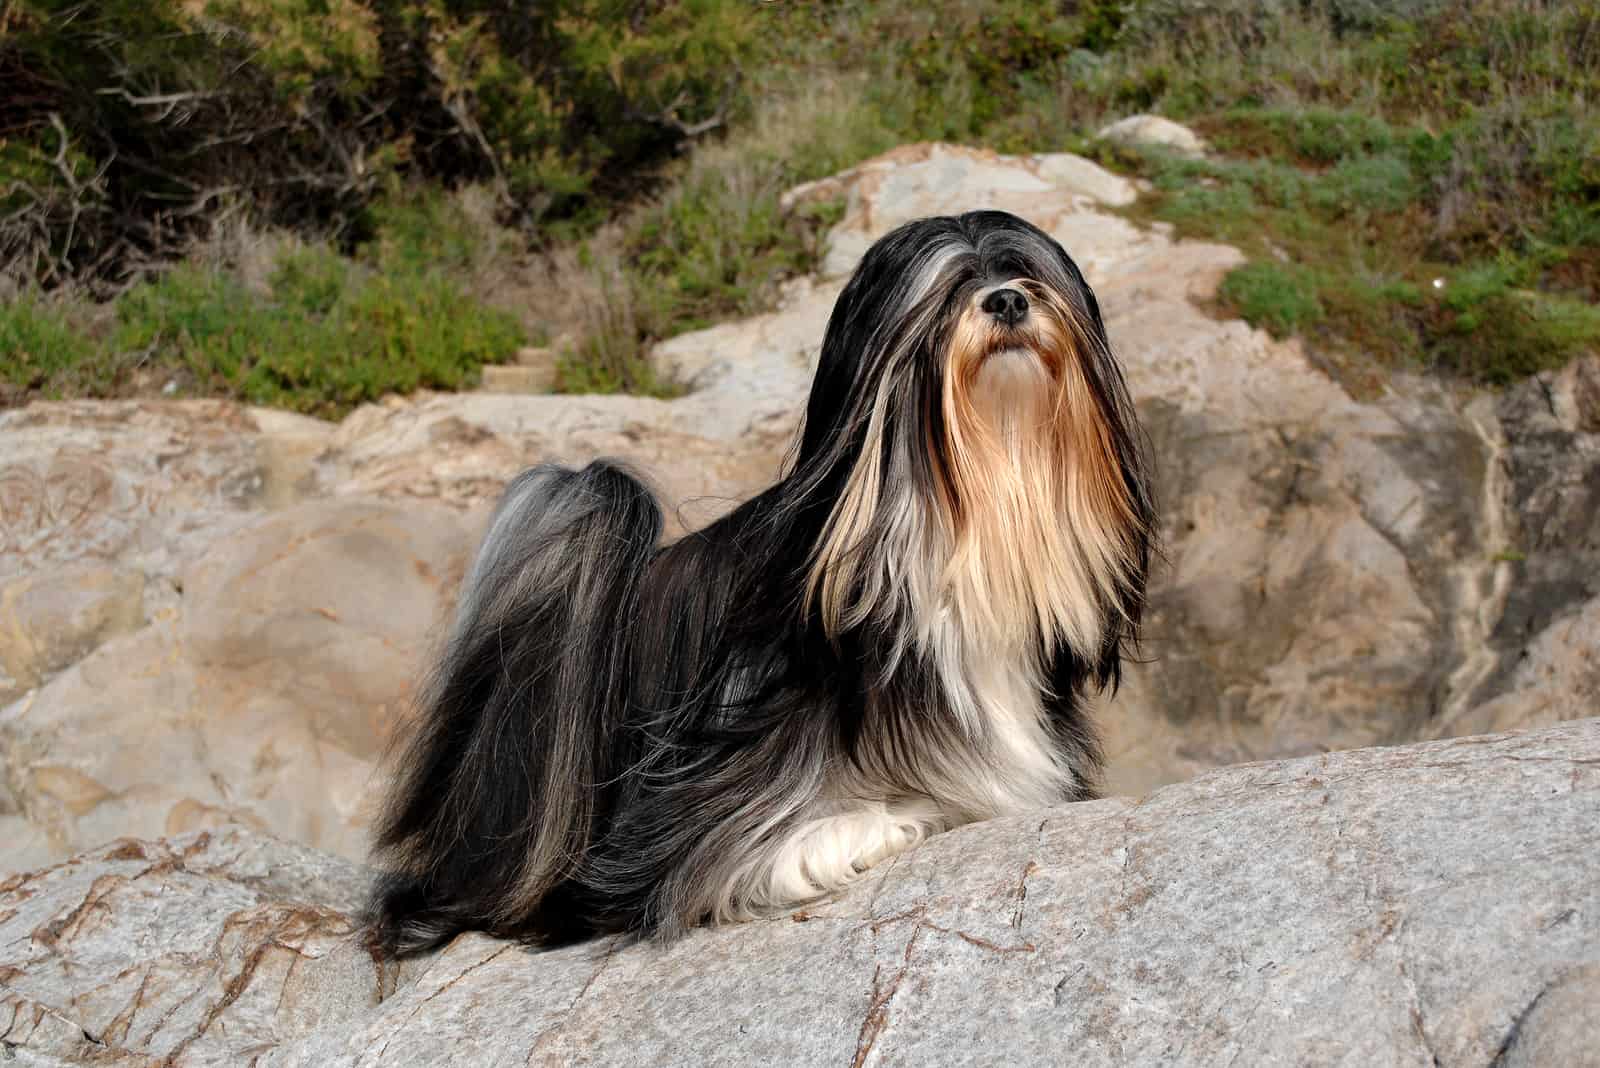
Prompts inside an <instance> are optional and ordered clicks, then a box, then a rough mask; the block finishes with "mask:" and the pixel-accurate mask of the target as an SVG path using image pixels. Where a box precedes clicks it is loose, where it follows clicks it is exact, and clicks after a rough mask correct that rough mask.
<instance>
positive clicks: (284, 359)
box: [0, 205, 523, 416]
mask: <svg viewBox="0 0 1600 1068" xmlns="http://www.w3.org/2000/svg"><path fill="white" fill-rule="evenodd" d="M429 214H434V215H437V214H438V211H437V208H436V207H434V206H431V205H425V206H422V207H420V208H419V209H417V210H414V211H412V212H405V213H397V215H398V216H399V222H398V224H397V225H396V226H395V227H394V228H393V229H392V230H385V231H383V239H382V240H380V241H376V242H374V243H373V244H372V245H371V246H368V247H366V248H363V249H362V250H361V251H362V253H363V255H362V256H361V257H359V258H357V259H351V258H349V257H345V256H341V255H339V254H338V253H337V252H335V251H333V250H332V249H329V248H328V247H326V246H320V245H313V246H303V247H296V246H292V245H291V246H289V247H287V248H285V249H283V250H281V252H280V253H279V255H278V256H277V257H276V258H275V261H274V262H273V264H272V269H271V273H270V275H269V277H268V278H267V280H266V285H265V286H264V287H261V288H254V287H251V286H248V285H246V284H245V283H244V282H243V281H242V280H241V279H240V277H239V276H238V274H237V273H236V272H230V271H225V270H216V269H212V268H207V267H203V266H199V265H193V264H182V265H179V266H177V267H176V268H174V269H173V270H171V271H169V272H167V273H165V274H162V275H160V276H159V277H156V278H153V279H151V280H149V281H146V282H141V283H139V284H137V285H134V286H132V287H130V288H129V289H127V290H126V291H125V292H123V293H122V294H121V295H120V296H119V297H118V298H117V299H116V300H115V302H114V303H113V305H112V308H113V310H114V322H113V323H112V324H111V325H110V327H109V329H107V328H104V327H102V328H101V329H99V330H97V331H88V330H85V329H82V328H81V327H78V326H76V325H75V324H74V323H72V322H71V321H70V320H69V318H68V317H67V316H66V315H64V314H63V311H62V309H59V308H50V307H47V306H45V305H43V304H42V303H40V302H39V301H38V300H37V299H34V298H28V299H24V300H21V301H17V302H14V303H12V304H10V305H8V306H5V307H4V308H3V311H0V350H3V351H5V352H6V353H7V354H8V356H7V359H5V360H4V361H0V383H3V385H0V388H6V389H9V390H10V391H11V392H14V393H17V394H19V395H30V394H31V395H39V396H45V397H53V396H68V395H79V394H88V395H97V396H112V395H117V394H119V393H123V392H128V391H130V390H135V389H137V387H138V386H139V385H140V384H141V383H149V384H153V385H155V386H157V387H160V388H165V389H169V390H176V391H179V392H181V393H184V394H194V393H200V394H205V395H220V396H226V397H235V398H238V399H240V400H243V401H247V402H249V403H252V404H265V405H273V406H277V407H282V408H290V409H293V410H296V411H302V412H307V413H310V414H314V415H326V416H336V415H340V414H342V413H344V412H346V411H348V410H349V409H350V408H351V407H353V406H355V405H356V404H359V403H361V402H363V401H371V400H376V399H377V398H379V397H381V396H383V395H384V394H385V393H391V392H402V393H403V392H408V391H411V390H416V389H420V388H424V387H426V388H433V389H460V388H463V387H465V386H468V385H471V384H472V382H473V381H474V380H475V379H476V377H477V371H478V368H479V367H481V366H482V365H483V364H485V363H495V362H500V361H503V360H505V359H507V358H509V357H510V356H511V355H512V354H513V353H514V352H515V351H516V349H517V347H518V345H520V344H521V343H522V340H523V330H522V327H521V326H520V324H519V323H518V322H517V321H516V320H515V319H514V318H513V317H512V316H510V315H509V314H507V313H505V312H504V311H499V310H496V309H493V308H489V307H486V306H484V305H483V303H482V302H481V301H479V300H476V299H474V298H472V297H470V296H468V295H467V294H466V293H464V292H463V291H462V289H461V287H460V285H459V284H458V283H457V282H455V281H454V280H452V279H451V278H450V277H447V276H446V274H444V273H443V271H441V270H440V269H436V268H432V267H428V266H426V265H425V263H426V260H425V257H424V256H423V255H421V253H420V252H419V250H417V249H416V248H415V247H414V246H412V245H411V244H409V243H408V240H407V238H408V234H414V232H415V231H414V229H413V230H411V231H408V230H407V228H406V224H414V223H415V222H416V221H417V218H418V217H419V216H421V217H425V216H426V215H429ZM368 253H370V255H368Z"/></svg>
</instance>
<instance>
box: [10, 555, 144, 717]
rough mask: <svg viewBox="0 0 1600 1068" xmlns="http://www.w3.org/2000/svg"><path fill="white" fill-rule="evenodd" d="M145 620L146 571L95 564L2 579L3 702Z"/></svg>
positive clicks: (47, 568)
mask: <svg viewBox="0 0 1600 1068" xmlns="http://www.w3.org/2000/svg"><path fill="white" fill-rule="evenodd" d="M143 622H144V576H143V575H141V574H140V573H139V572H137V571H124V570H119V569H118V568H114V567H104V566H96V565H93V564H78V565H67V566H64V567H46V568H43V569H41V570H39V571H36V572H34V573H33V574H30V575H22V576H16V577H13V578H10V579H0V705H3V704H5V703H7V702H8V701H10V700H12V699H13V698H16V697H18V696H20V695H21V693H22V691H24V690H28V689H31V688H33V687H34V686H37V685H39V683H40V682H42V681H44V679H45V678H46V677H48V676H50V675H52V674H54V673H55V672H57V671H59V670H61V669H62V668H64V667H67V666H69V665H71V664H73V663H75V662H76V661H78V660H80V659H82V658H83V657H84V656H85V655H86V654H88V653H89V652H91V651H92V650H93V649H94V648H95V647H96V646H98V645H99V644H100V643H101V642H103V641H104V640H106V639H107V638H110V637H112V636H114V635H117V634H123V633H126V632H127V631H130V630H133V629H134V628H135V627H137V626H139V625H140V624H141V623H143Z"/></svg>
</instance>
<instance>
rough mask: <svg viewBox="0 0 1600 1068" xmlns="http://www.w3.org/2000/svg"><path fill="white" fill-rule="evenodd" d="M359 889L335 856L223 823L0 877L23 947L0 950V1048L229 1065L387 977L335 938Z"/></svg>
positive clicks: (322, 1023)
mask: <svg viewBox="0 0 1600 1068" xmlns="http://www.w3.org/2000/svg"><path fill="white" fill-rule="evenodd" d="M361 893H362V878H361V875H360V873H359V871H358V870H357V869H355V868H354V867H352V866H351V865H349V864H346V863H343V862H340V861H338V860H335V859H334V858H332V857H327V856H324V855H322V854H319V853H316V852H314V851H311V850H308V849H303V848H292V847H286V846H285V845H283V844H282V843H280V842H278V841H277V840H275V839H270V838H258V837H255V836H252V835H248V834H244V833H237V832H235V833H227V834H223V835H220V836H212V835H210V834H200V835H193V836H189V837H188V838H184V839H178V840H176V841H174V842H171V843H168V842H150V843H144V842H137V841H134V840H131V839H125V840H123V841H121V842H118V843H116V844H114V845H112V846H110V847H108V848H105V849H101V850H100V851H98V852H97V853H95V854H91V855H89V856H86V857H81V858H77V859H74V860H71V861H68V862H66V863H65V864H61V865H58V866H57V867H54V868H50V869H47V870H45V871H43V872H40V873H37V874H35V875H32V876H23V877H13V878H12V879H10V880H7V881H6V882H5V883H0V917H3V919H0V923H3V924H4V925H6V926H7V927H8V929H9V930H11V931H19V932H24V933H22V934H21V943H20V944H22V945H27V946H29V947H31V948H29V949H28V950H26V951H25V953H24V954H23V955H22V956H17V955H12V954H6V955H5V956H7V957H9V958H10V959H6V960H4V962H3V963H0V1041H3V1042H4V1043H5V1045H4V1046H3V1047H0V1049H3V1050H4V1051H5V1057H4V1059H5V1060H7V1061H9V1060H10V1059H11V1057H12V1056H14V1055H15V1054H16V1053H18V1052H20V1053H21V1054H22V1056H23V1058H24V1060H23V1063H24V1064H27V1063H30V1062H29V1061H28V1060H27V1059H26V1058H28V1057H30V1056H32V1057H36V1058H38V1059H37V1060H35V1061H33V1062H32V1063H49V1064H81V1063H96V1064H150V1063H154V1061H155V1060H156V1059H158V1058H168V1060H167V1062H166V1063H171V1064H236V1063H243V1062H244V1060H245V1059H247V1058H249V1057H251V1056H253V1055H257V1054H261V1053H264V1052H266V1051H269V1050H271V1049H273V1048H274V1047H275V1046H277V1045H278V1044H279V1043H281V1042H283V1041H285V1040H287V1039H290V1038H294V1037H298V1036H299V1035H302V1034H305V1033H307V1032H309V1031H311V1030H312V1029H314V1028H317V1027H337V1026H338V1025H339V1024H341V1023H343V1022H346V1021H353V1020H355V1019H357V1018H358V1017H359V1016H360V1014H361V1013H363V1012H365V1011H369V1010H371V1009H373V1008H374V1007H376V1006H377V1005H378V1003H379V1001H380V1000H381V999H382V997H383V996H384V994H385V993H386V992H387V990H388V989H390V988H391V987H392V985H393V982H394V970H393V969H392V968H384V967H381V966H379V965H378V964H376V963H375V962H374V961H373V959H372V957H371V956H370V955H369V954H368V953H366V952H365V951H364V950H362V949H361V948H360V947H359V945H358V944H357V943H356V942H355V941H353V940H352V939H351V938H350V937H349V936H350V933H351V931H352V930H353V924H352V922H351V920H350V918H349V915H350V913H351V912H352V911H353V910H354V909H356V908H357V907H359V903H360V900H361ZM68 900H72V901H74V902H75V904H74V906H72V907H67V908H63V907H62V906H63V905H64V904H65V902H67V901H68ZM136 946H142V947H143V948H142V949H141V950H135V951H134V952H132V953H130V952H129V951H130V950H131V949H133V948H134V947H136ZM78 969H84V970H82V971H79V970H78ZM85 980H88V982H87V983H85Z"/></svg>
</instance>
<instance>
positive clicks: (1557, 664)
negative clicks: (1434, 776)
mask: <svg viewBox="0 0 1600 1068" xmlns="http://www.w3.org/2000/svg"><path fill="white" fill-rule="evenodd" d="M1597 650H1600V597H1593V598H1591V599H1590V600H1589V601H1588V602H1587V603H1585V604H1584V605H1583V607H1582V608H1581V609H1579V610H1578V611H1576V612H1574V613H1573V614H1571V615H1570V616H1567V617H1565V618H1563V619H1560V620H1558V621H1557V622H1555V623H1552V624H1550V625H1549V626H1548V627H1546V628H1545V629H1544V630H1542V631H1540V632H1539V635H1538V637H1536V638H1535V639H1534V640H1533V641H1532V642H1530V643H1529V644H1528V645H1527V647H1526V648H1524V649H1523V650H1521V652H1520V653H1519V654H1518V655H1517V657H1516V662H1515V668H1514V669H1513V671H1512V672H1511V674H1510V675H1509V677H1508V678H1506V679H1505V680H1504V681H1503V682H1501V684H1500V688H1501V689H1502V691H1503V692H1502V693H1501V694H1500V696H1498V697H1494V698H1492V699H1490V700H1488V701H1485V702H1483V703H1482V704H1477V705H1472V706H1469V707H1466V708H1463V709H1462V711H1461V713H1460V714H1458V715H1456V716H1452V717H1450V718H1448V719H1442V720H1440V721H1439V722H1437V723H1436V724H1434V725H1433V726H1432V727H1431V728H1430V733H1432V734H1433V735H1434V736H1436V737H1441V738H1447V737H1455V736H1460V735H1466V734H1478V733H1487V732H1490V731H1505V730H1514V729H1517V728H1520V727H1537V726H1544V725H1547V724H1551V723H1559V722H1561V721H1562V720H1563V719H1576V718H1578V717H1580V716H1595V715H1600V656H1597V655H1596V651H1597Z"/></svg>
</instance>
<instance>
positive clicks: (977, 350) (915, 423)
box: [794, 211, 1153, 675]
mask: <svg viewBox="0 0 1600 1068" xmlns="http://www.w3.org/2000/svg"><path fill="white" fill-rule="evenodd" d="M794 473H795V475H796V476H798V477H799V478H801V479H802V480H803V482H804V483H805V484H807V485H808V486H809V487H810V488H811V490H812V492H813V493H814V494H816V495H818V496H820V497H821V498H822V499H824V500H825V501H826V502H827V504H828V508H829V515H828V519H827V522H826V524H825V527H824V529H823V530H822V532H821V535H820V537H819V539H818V541H817V544H816V546H815V548H814V551H813V555H812V558H811V561H810V568H809V571H808V576H807V579H808V584H807V601H808V604H812V605H814V606H815V607H816V610H817V611H818V612H819V613H820V617H821V620H822V622H823V625H824V627H825V629H826V630H827V631H828V632H829V633H830V634H835V635H836V634H839V633H841V632H842V631H844V630H846V629H848V628H850V627H852V626H856V625H860V624H862V623H864V622H867V621H868V620H872V619H874V618H878V619H883V620H884V621H885V622H887V619H886V615H885V614H886V613H891V612H896V611H897V610H898V609H900V608H905V609H908V610H909V611H910V614H911V615H912V616H913V617H914V623H915V625H916V626H917V627H920V628H922V629H923V630H926V629H927V628H928V627H930V626H931V624H932V619H933V616H934V615H936V614H937V613H939V612H941V611H943V612H947V613H948V612H951V611H953V612H955V613H957V614H959V615H961V616H962V625H963V626H964V627H965V628H966V629H967V630H968V631H969V632H972V633H976V634H981V635H983V636H984V637H985V638H986V639H989V640H992V641H993V642H994V643H995V644H996V645H1009V644H1012V643H1015V642H1017V641H1023V642H1026V641H1029V640H1032V639H1035V638H1038V637H1041V636H1042V637H1045V638H1046V639H1049V640H1052V641H1059V642H1064V643H1065V644H1067V645H1068V646H1070V647H1071V648H1072V649H1073V650H1074V652H1076V653H1077V654H1078V655H1079V656H1081V657H1082V658H1083V659H1085V660H1086V661H1088V662H1089V663H1091V664H1097V665H1098V664H1102V663H1103V662H1104V661H1105V660H1106V657H1107V656H1109V657H1110V664H1111V666H1110V667H1109V668H1107V669H1106V671H1107V672H1109V673H1110V674H1113V675H1114V671H1115V667H1114V665H1115V660H1116V652H1117V648H1116V647H1117V645H1118V643H1119V642H1120V640H1121V639H1122V638H1123V637H1125V636H1127V635H1128V634H1129V633H1131V632H1132V629H1133V628H1134V627H1136V625H1137V620H1138V616H1139V613H1140V610H1141V608H1142V604H1143V589H1144V581H1145V572H1146V569H1147V564H1148V558H1149V549H1150V539H1151V534H1152V526H1153V507H1152V503H1151V494H1150V487H1149V484H1148V475H1147V467H1146V463H1145V460H1144V455H1143V450H1142V448H1141V442H1140V434H1139V430H1138V426H1137V422H1136V416H1135V413H1134V407H1133V404H1132V401H1131V400H1130V398H1129V396H1128V391H1127V387H1126V385H1125V384H1124V382H1123V379H1122V374H1121V372H1120V371H1119V369H1118V367H1117V364H1116V362H1115V361H1114V359H1113V358H1112V354H1111V350H1110V346H1109V345H1108V344H1107V341H1106V336H1105V328H1104V325H1103V324H1102V322H1101V318H1100V309H1099V306H1098V304H1097V303H1096V301H1095V298H1094V294H1093V293H1092V292H1091V291H1090V289H1089V286H1088V284H1087V283H1085V281H1084V279H1083V275H1082V274H1081V273H1080V272H1079V270H1078V268H1077V266H1076V265H1075V264H1074V263H1073V262H1072V259H1071V258H1070V257H1069V256H1068V255H1067V253H1066V251H1065V250H1064V249H1062V247H1061V246H1060V244H1058V243H1057V242H1056V241H1055V240H1054V239H1052V238H1051V237H1050V236H1049V235H1048V234H1046V233H1045V232H1044V231H1042V230H1040V229H1039V228H1037V227H1035V226H1033V225H1031V224H1029V223H1027V222H1025V221H1024V220H1022V219H1020V218H1017V217H1016V216H1014V215H1010V214H1008V213H1006V212H1001V211H979V212H970V213H968V214H965V215H958V216H941V217H935V218H929V219H921V220H918V221H915V222H911V223H907V224H905V225H904V226H901V227H899V228H898V229H896V230H894V231H893V232H892V233H890V234H888V235H886V236H885V237H883V238H882V239H881V240H879V241H878V242H877V243H876V244H875V245H873V246H872V248H871V249H869V250H868V252H867V254H866V256H865V257H864V258H863V259H862V261H861V264H860V266H859V267H858V268H857V269H856V272H855V275H854V277H852V278H851V279H850V282H849V284H848V285H846V286H845V289H844V292H843V293H842V294H841V295H840V297H839V301H838V303H837V305H836V306H835V307H834V310H833V315H832V317H831V318H830V320H829V322H828V329H827V334H826V337H825V339H824V341H823V346H822V355H821V361H820V365H819V367H818V370H817V375H816V381H815V384H814V386H813V389H812V392H811V397H810V401H809V404H808V406H807V410H806V419H805V426H804V430H803V433H802V437H801V441H800V444H799V450H798V453H797V459H796V464H795V468H794ZM808 495H809V494H808Z"/></svg>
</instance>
